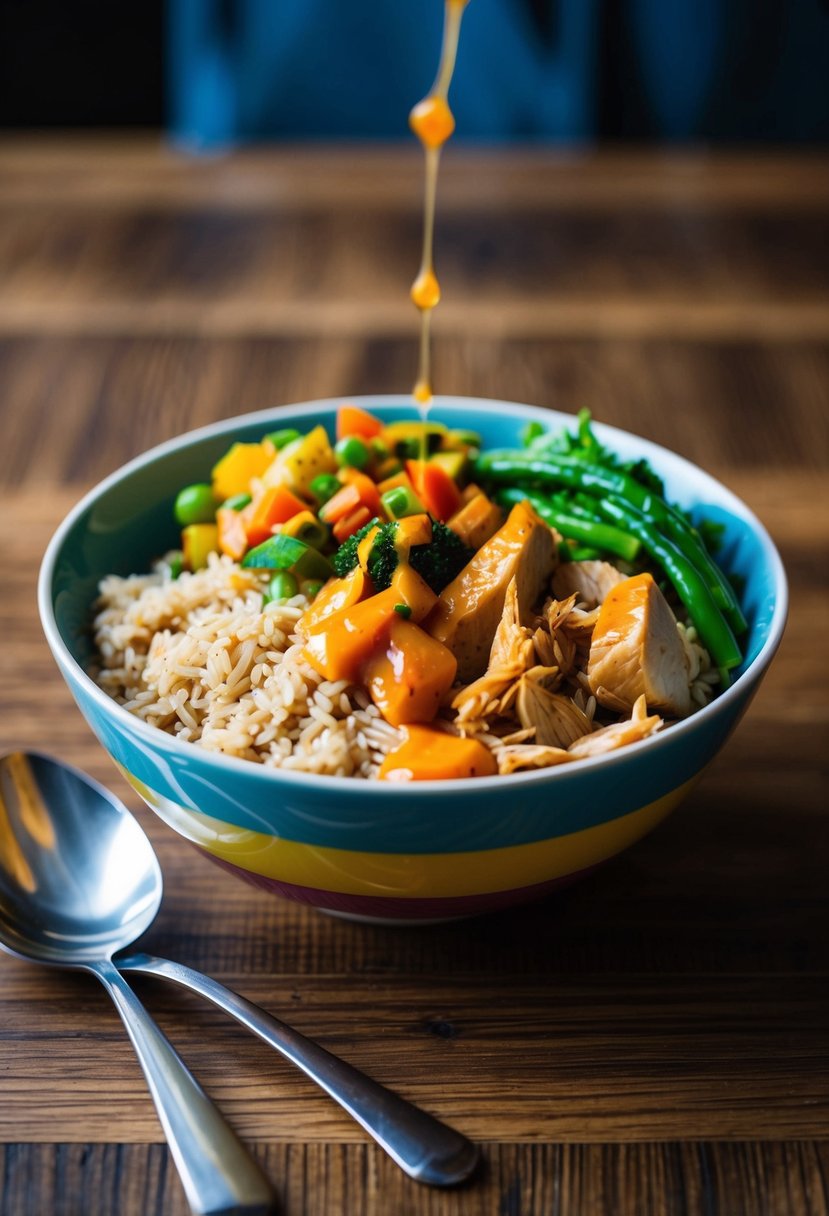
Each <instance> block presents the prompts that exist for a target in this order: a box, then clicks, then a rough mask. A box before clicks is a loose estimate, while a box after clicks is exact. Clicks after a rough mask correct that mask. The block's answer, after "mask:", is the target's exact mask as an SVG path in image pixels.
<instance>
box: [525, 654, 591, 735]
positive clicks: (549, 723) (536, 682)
mask: <svg viewBox="0 0 829 1216" xmlns="http://www.w3.org/2000/svg"><path fill="white" fill-rule="evenodd" d="M543 671H544V668H538V667H537V668H534V669H533V670H532V671H529V672H527V673H526V675H523V676H522V677H521V679H520V680H519V681H518V695H517V697H516V701H515V711H516V713H517V715H518V721H519V722H520V723H521V725H522V726H523V727H525V728H528V727H534V728H535V741H536V743H539V744H541V745H543V746H544V747H561V748H568V747H569V746H570V745H571V743H575V742H576V740H577V739H581V738H583V737H584V735H589V734H590V733H591V731H592V730H593V723H592V722H591V721H590V719H589V718H588V716H587V714H586V713H585V712H584V710H581V709H579V707H578V705H576V704H575V702H574V701H573V700H572V698H571V697H566V696H563V695H562V694H561V693H557V692H550V690H549V689H548V688H545V687H544V680H543V678H542V679H536V678H533V677H534V676H535V673H536V672H543Z"/></svg>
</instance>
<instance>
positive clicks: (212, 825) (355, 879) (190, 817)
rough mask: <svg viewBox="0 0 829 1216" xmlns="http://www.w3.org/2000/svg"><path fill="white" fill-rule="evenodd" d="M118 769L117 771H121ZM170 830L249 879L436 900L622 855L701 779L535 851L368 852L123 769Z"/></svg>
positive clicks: (532, 880)
mask: <svg viewBox="0 0 829 1216" xmlns="http://www.w3.org/2000/svg"><path fill="white" fill-rule="evenodd" d="M119 767H120V766H119ZM122 771H123V772H124V776H125V777H126V779H127V780H128V781H129V782H130V784H131V785H132V786H133V787H134V788H135V789H136V790H137V791H138V793H139V794H140V795H141V797H142V798H143V799H144V801H145V802H147V803H148V804H149V806H151V807H152V808H153V810H154V811H155V812H156V813H157V814H158V815H159V817H160V818H161V819H163V820H164V821H165V823H167V824H169V826H170V827H171V828H173V829H174V830H175V831H176V832H178V833H179V834H180V835H182V836H184V837H185V839H187V840H190V841H192V842H193V843H194V844H196V845H198V846H199V847H200V848H202V849H204V850H205V851H206V852H208V853H211V854H212V855H213V856H214V857H218V858H220V859H221V860H222V861H226V862H229V863H230V864H231V865H234V866H238V867H239V868H240V869H242V870H247V871H249V872H250V873H252V874H260V875H262V876H263V877H265V878H271V879H274V880H275V881H277V882H283V883H290V884H293V885H294V886H300V887H313V888H316V889H318V890H323V891H336V892H339V893H341V894H344V895H381V896H393V897H396V898H403V897H408V898H414V899H417V898H420V899H435V898H440V897H452V896H463V895H482V894H487V893H489V892H493V891H510V890H515V889H516V888H519V887H529V886H533V885H534V884H536V883H542V882H548V881H550V880H552V879H556V878H564V877H566V876H567V875H568V874H575V873H577V872H578V871H579V870H586V869H587V868H588V867H590V866H595V865H598V864H599V863H600V862H602V861H606V860H607V859H608V858H610V857H613V856H614V855H615V854H616V853H621V852H622V850H623V849H626V848H627V847H628V846H629V845H631V844H633V843H634V842H635V841H637V840H639V839H640V837H642V836H644V835H646V834H647V833H648V832H649V831H650V830H651V829H652V828H654V827H656V825H657V824H658V823H659V822H660V821H661V820H662V819H664V818H665V817H666V816H667V815H668V814H670V812H671V811H672V810H674V808H675V807H676V806H677V805H678V804H679V803H680V802H681V801H682V799H683V798H684V797H685V796H686V795H687V793H688V792H689V790H690V789H691V787H692V786H693V785H694V784H695V782H696V780H697V778H696V777H695V778H693V779H692V780H691V781H687V782H685V783H684V784H683V785H681V786H679V787H678V788H677V789H675V790H672V791H671V792H670V793H669V794H665V795H663V797H661V798H658V799H657V800H656V801H655V802H651V803H649V804H648V805H647V806H643V807H640V809H639V810H636V811H631V812H630V813H629V814H627V815H622V816H620V817H619V818H618V819H612V820H610V821H609V822H608V823H603V824H599V825H597V826H596V827H591V828H585V829H583V830H582V831H580V832H573V833H571V834H570V835H567V836H555V837H552V838H551V839H548V840H538V841H534V842H533V843H532V844H519V845H512V846H509V847H507V848H500V849H484V850H481V851H479V852H472V853H469V852H465V853H364V852H355V851H352V850H349V849H334V848H327V847H323V846H320V845H311V844H303V843H301V842H300V841H296V840H283V839H281V838H280V837H278V836H270V835H266V834H264V833H261V832H251V831H248V830H247V829H245V828H238V827H235V826H234V825H233V824H229V823H224V822H223V821H222V820H220V819H213V818H212V817H211V816H209V815H204V814H202V813H201V812H199V811H194V810H190V809H189V808H186V807H182V806H178V805H177V804H176V803H174V802H171V801H170V800H169V799H168V798H165V797H163V796H161V795H159V794H156V793H155V792H154V791H153V790H151V789H150V788H149V787H148V786H146V785H144V783H143V782H141V781H139V780H138V779H137V778H135V777H133V776H132V775H131V774H130V773H128V772H126V771H125V770H122Z"/></svg>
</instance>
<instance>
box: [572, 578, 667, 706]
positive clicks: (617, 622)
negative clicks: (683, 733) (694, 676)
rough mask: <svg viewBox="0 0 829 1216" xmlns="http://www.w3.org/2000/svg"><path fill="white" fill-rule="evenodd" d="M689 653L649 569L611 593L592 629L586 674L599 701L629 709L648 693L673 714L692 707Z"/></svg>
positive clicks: (649, 699) (652, 703)
mask: <svg viewBox="0 0 829 1216" xmlns="http://www.w3.org/2000/svg"><path fill="white" fill-rule="evenodd" d="M689 675H690V673H689V664H688V656H687V654H686V651H685V647H684V646H683V644H682V639H681V638H680V636H679V630H678V629H677V622H676V617H675V616H674V614H673V612H672V611H671V609H670V606H669V604H668V602H667V600H666V599H665V597H664V595H663V594H662V592H661V591H660V590H659V588H658V587H657V585H656V583H655V582H654V581H653V578H652V577H651V575H650V574H647V573H646V574H637V575H635V576H634V577H633V578H628V579H625V580H624V581H623V582H621V583H619V584H618V585H617V586H616V587H614V588H613V589H612V590H611V591H610V592H609V593H608V595H607V597H606V598H605V600H604V603H603V604H602V607H601V610H600V612H599V616H598V620H597V621H596V625H595V627H594V629H593V640H592V642H591V644H590V658H589V661H588V667H587V679H588V683H589V685H590V691H591V692H592V693H593V695H594V696H595V698H596V700H597V701H598V702H599V703H600V704H601V705H604V706H606V707H607V708H608V709H614V710H619V711H620V712H626V711H629V710H631V709H632V708H633V706H634V705H635V704H636V702H637V700H638V699H639V698H640V697H644V698H645V701H646V703H647V706H648V708H649V709H655V710H658V711H659V712H661V713H664V714H666V715H667V716H669V717H672V718H684V717H685V716H686V715H687V714H689V713H690V712H691V691H690V678H689Z"/></svg>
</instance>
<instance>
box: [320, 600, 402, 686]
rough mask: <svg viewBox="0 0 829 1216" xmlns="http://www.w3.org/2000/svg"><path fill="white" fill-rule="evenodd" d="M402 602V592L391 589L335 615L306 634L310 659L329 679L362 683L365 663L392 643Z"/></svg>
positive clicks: (343, 609) (333, 613) (325, 619)
mask: <svg viewBox="0 0 829 1216" xmlns="http://www.w3.org/2000/svg"><path fill="white" fill-rule="evenodd" d="M398 602H400V600H399V595H398V593H397V592H396V591H394V590H393V589H392V588H391V587H389V588H387V590H385V591H381V592H379V594H378V595H372V596H370V597H369V598H368V599H366V600H361V601H360V602H359V603H358V604H353V605H351V606H349V607H346V608H342V609H340V611H339V612H332V613H331V615H330V616H327V617H325V618H324V619H323V620H321V621H318V622H317V623H315V624H314V625H312V626H311V627H310V628H308V629H307V630H306V631H305V633H306V642H305V648H304V654H305V657H306V659H307V660H308V662H309V663H310V664H311V666H312V667H313V668H314V669H315V670H316V671H318V672H319V673H320V675H322V676H324V677H325V679H326V680H354V681H359V680H360V678H361V676H360V672H361V670H362V666H363V663H365V662H366V660H367V659H368V658H369V656H370V655H371V653H372V652H373V651H374V650H376V649H377V648H378V646H385V644H386V642H387V640H388V633H389V627H390V625H391V621H392V619H393V618H396V616H397V614H396V613H395V611H394V606H395V604H396V603H398Z"/></svg>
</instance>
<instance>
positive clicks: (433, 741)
mask: <svg viewBox="0 0 829 1216" xmlns="http://www.w3.org/2000/svg"><path fill="white" fill-rule="evenodd" d="M406 736H407V737H406V741H405V743H402V744H401V745H400V747H398V748H396V749H395V751H393V752H389V754H388V755H387V756H386V758H385V760H384V761H383V763H382V765H381V766H380V771H379V773H378V776H379V778H380V780H381V781H442V780H445V779H447V778H449V779H455V778H462V777H491V776H493V775H494V774H495V773H496V772H497V771H498V770H497V766H496V764H495V759H494V757H493V755H492V752H491V751H489V750H488V749H487V748H486V747H484V745H483V743H479V742H478V740H477V739H463V738H461V737H459V736H457V735H447V734H445V733H444V732H443V731H438V730H432V729H430V728H429V727H428V726H407V728H406Z"/></svg>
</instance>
